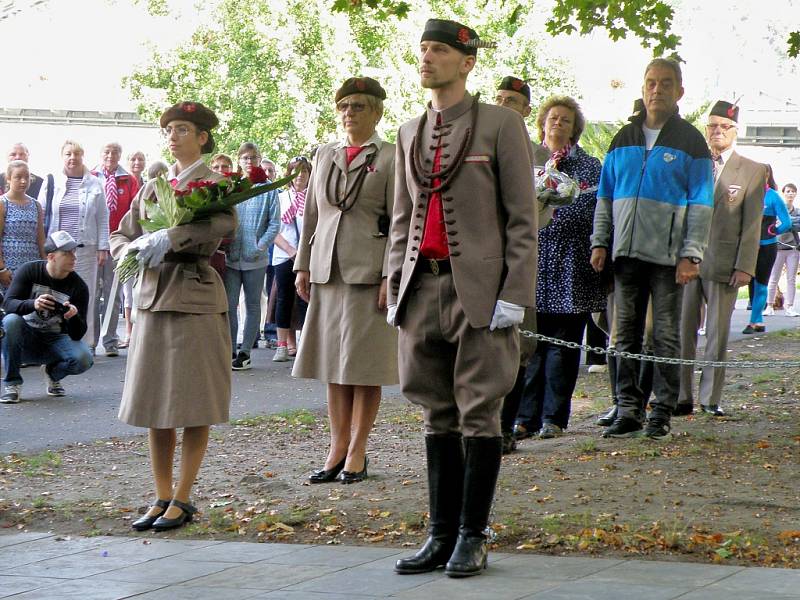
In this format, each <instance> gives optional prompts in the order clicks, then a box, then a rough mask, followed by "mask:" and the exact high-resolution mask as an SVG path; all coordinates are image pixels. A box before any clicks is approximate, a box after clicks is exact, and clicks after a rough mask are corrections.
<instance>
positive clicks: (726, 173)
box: [700, 151, 766, 283]
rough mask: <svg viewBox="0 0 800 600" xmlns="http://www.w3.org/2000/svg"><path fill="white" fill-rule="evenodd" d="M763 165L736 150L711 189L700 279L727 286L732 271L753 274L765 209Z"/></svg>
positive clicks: (764, 174)
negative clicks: (711, 195)
mask: <svg viewBox="0 0 800 600" xmlns="http://www.w3.org/2000/svg"><path fill="white" fill-rule="evenodd" d="M765 181H766V170H765V169H764V165H762V164H759V163H757V162H755V161H752V160H750V159H748V158H744V157H742V156H740V155H739V154H737V153H736V152H735V151H734V152H733V153H732V154H731V156H730V158H728V161H727V162H726V163H725V165H724V168H723V169H722V173H720V175H719V179H717V182H716V184H715V186H714V212H713V214H712V217H711V233H710V235H709V238H708V247H707V248H706V252H705V255H704V257H703V262H702V263H701V265H700V277H702V278H703V279H708V280H711V281H718V282H720V283H728V281H730V278H731V275H732V274H733V271H734V270H737V271H742V272H743V273H747V274H748V275H755V272H756V258H757V257H758V243H759V239H760V238H761V214H762V212H763V210H764V183H765Z"/></svg>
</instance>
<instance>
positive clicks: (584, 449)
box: [576, 438, 597, 454]
mask: <svg viewBox="0 0 800 600" xmlns="http://www.w3.org/2000/svg"><path fill="white" fill-rule="evenodd" d="M576 447H577V449H578V452H580V453H581V454H593V453H594V452H597V440H596V439H594V438H588V439H585V440H581V441H580V442H578V444H577V446H576Z"/></svg>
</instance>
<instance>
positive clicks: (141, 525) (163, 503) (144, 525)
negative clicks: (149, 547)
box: [131, 499, 169, 531]
mask: <svg viewBox="0 0 800 600" xmlns="http://www.w3.org/2000/svg"><path fill="white" fill-rule="evenodd" d="M153 506H158V507H159V508H160V509H161V512H160V513H158V514H157V515H144V516H143V517H142V518H141V519H136V520H135V521H134V522H133V523H131V529H135V530H136V531H147V530H148V529H150V528H151V527H152V526H153V523H155V522H156V520H157V519H158V518H159V517H160V516H161V515H163V514H164V513H165V512H167V507H169V500H161V499H158V500H156V501H155V503H154V504H153Z"/></svg>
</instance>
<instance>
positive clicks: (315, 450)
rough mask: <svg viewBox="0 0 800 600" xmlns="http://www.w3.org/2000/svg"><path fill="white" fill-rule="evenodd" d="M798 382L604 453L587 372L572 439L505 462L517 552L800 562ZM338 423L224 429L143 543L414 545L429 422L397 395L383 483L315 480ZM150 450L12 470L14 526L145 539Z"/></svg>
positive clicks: (87, 448)
mask: <svg viewBox="0 0 800 600" xmlns="http://www.w3.org/2000/svg"><path fill="white" fill-rule="evenodd" d="M798 342H800V333H796V332H779V333H778V334H774V335H769V336H762V337H757V338H754V339H752V340H747V341H745V342H739V343H736V344H733V345H732V350H733V352H732V353H731V354H732V358H739V359H756V360H766V359H769V358H784V359H797V358H798V355H799V354H800V353H798V352H797V350H798V348H800V344H798ZM798 375H800V370H791V371H786V370H784V371H779V370H740V371H731V372H729V374H728V384H727V389H726V393H725V398H726V403H725V405H726V408H727V409H729V415H730V416H728V417H726V418H722V419H713V418H710V417H707V416H705V415H695V416H693V417H688V418H686V417H684V418H675V419H674V421H673V432H674V434H675V435H674V438H673V439H672V440H670V441H667V442H653V441H650V440H641V439H633V440H605V439H602V438H601V437H600V432H601V430H600V429H599V428H598V427H596V426H595V425H594V419H595V417H596V415H597V414H598V413H600V412H601V411H602V410H603V409H604V408H606V406H607V405H608V397H609V395H608V388H607V383H606V376H604V375H588V374H582V375H581V377H580V379H579V381H578V386H577V390H576V393H575V396H576V397H575V399H574V405H573V417H572V422H571V426H570V429H569V432H568V434H566V435H564V436H563V437H560V438H557V439H553V440H533V439H531V440H526V441H523V442H521V444H520V447H519V450H518V451H517V452H515V453H513V454H511V455H509V456H507V457H505V458H504V460H503V467H502V471H501V474H500V481H499V485H498V491H497V500H496V505H495V509H494V513H493V526H492V528H493V530H494V533H495V536H496V537H495V538H494V545H495V547H496V548H497V549H500V550H503V551H519V552H540V553H541V552H548V553H555V554H586V555H595V556H630V555H632V554H635V555H639V556H650V557H655V558H659V559H669V557H673V558H674V559H676V560H697V561H706V562H717V563H725V564H749V565H772V566H787V567H794V568H798V567H800V484H799V482H798V481H799V480H798V476H799V475H800V464H798V457H799V456H800V379H799V378H798ZM327 435H328V434H327V429H326V419H325V415H324V414H315V413H311V412H307V411H300V412H293V413H287V414H280V415H273V416H269V417H254V418H252V419H245V420H240V421H238V422H236V423H232V424H231V425H228V426H224V427H217V428H215V429H214V430H213V431H212V439H211V443H210V446H209V452H208V458H207V460H206V463H205V465H204V467H203V469H202V471H201V474H200V478H199V480H198V483H197V487H196V490H195V494H194V497H193V501H194V503H195V504H197V505H198V506H199V508H200V510H201V513H200V514H199V518H198V519H197V520H196V522H195V523H193V524H191V525H189V526H187V527H184V528H182V529H180V530H177V531H173V532H167V533H163V534H154V533H152V532H148V533H145V534H139V535H142V536H143V537H145V538H147V537H155V536H159V537H179V538H200V537H213V538H220V539H222V538H225V539H232V538H236V539H240V540H249V541H275V540H279V541H283V542H296V543H329V544H375V545H380V546H398V547H400V546H402V547H415V546H417V545H418V544H419V543H420V542H421V540H422V539H423V538H424V535H425V522H426V516H427V515H426V510H427V491H426V482H425V466H424V455H423V451H424V443H423V437H422V424H421V415H420V413H419V411H418V410H417V409H416V408H414V407H412V406H410V405H408V404H407V403H405V402H404V401H403V400H402V399H401V398H397V397H390V398H386V399H385V400H384V402H383V404H382V407H381V412H380V414H379V417H378V422H377V424H376V427H375V431H374V433H373V434H372V438H371V441H370V448H369V458H370V464H369V470H370V478H369V479H368V480H367V481H366V482H364V483H362V484H357V485H352V486H343V485H341V484H329V485H315V486H312V485H309V484H308V483H307V482H306V481H307V480H306V477H307V475H308V473H309V472H310V471H311V470H312V469H313V468H318V467H319V466H321V462H322V461H323V460H324V457H325V453H326V449H327ZM150 481H151V477H150V473H149V463H148V454H147V444H146V439H145V438H144V437H143V436H142V437H137V438H132V439H125V440H117V439H111V440H99V441H97V442H95V443H94V444H91V445H73V446H68V447H65V448H63V449H61V450H59V451H58V452H45V453H42V454H37V455H30V456H22V455H11V456H6V457H0V527H5V528H15V529H26V530H53V531H57V532H59V533H62V534H81V535H100V534H110V535H129V534H131V530H130V521H131V520H133V519H135V518H137V516H138V514H139V513H140V512H142V511H143V510H144V509H145V507H146V505H147V503H148V501H149V500H150V499H151V498H152V491H151V485H150Z"/></svg>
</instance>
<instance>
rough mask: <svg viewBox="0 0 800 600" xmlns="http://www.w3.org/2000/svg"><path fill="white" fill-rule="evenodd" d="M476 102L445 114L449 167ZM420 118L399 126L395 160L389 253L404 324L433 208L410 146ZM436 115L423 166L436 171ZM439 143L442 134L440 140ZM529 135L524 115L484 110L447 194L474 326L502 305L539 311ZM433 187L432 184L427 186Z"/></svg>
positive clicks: (391, 295)
mask: <svg viewBox="0 0 800 600" xmlns="http://www.w3.org/2000/svg"><path fill="white" fill-rule="evenodd" d="M473 101H475V100H474V99H473V98H472V96H470V95H469V94H466V95H465V97H464V99H463V100H462V101H461V102H459V103H458V104H456V105H455V106H452V107H450V108H448V109H446V110H444V111H442V113H441V116H442V122H443V123H444V124H446V123H452V127H451V130H452V133H451V134H450V135H449V136H447V138H446V139H447V143H448V144H450V145H449V147H448V148H447V149H446V150H445V154H444V155H443V158H444V160H442V168H445V167H446V166H447V164H448V155H449V160H452V159H453V158H454V157H455V154H456V152H458V147H459V145H460V143H461V140H462V139H464V136H465V134H466V131H467V129H468V128H470V127H471V122H472V117H471V111H470V109H471V108H472V103H473ZM419 122H420V117H418V118H416V119H413V120H411V121H409V122H408V123H405V124H404V125H403V126H401V127H400V131H399V133H398V136H397V159H396V162H395V169H396V170H395V196H394V217H393V222H392V229H391V248H390V251H389V286H388V300H389V304H394V303H396V304H397V323H398V324H400V325H402V320H403V308H404V306H403V302H404V300H405V298H406V295H407V293H408V290H409V283H410V281H411V278H412V274H413V271H414V267H415V265H416V262H417V261H418V260H422V259H423V257H421V256H420V254H419V245H420V241H421V238H422V232H423V230H424V226H425V215H426V213H427V209H428V199H429V198H428V194H426V193H425V192H424V190H423V189H420V188H419V187H418V186H417V184H416V183H415V181H414V178H413V177H412V175H411V167H410V164H411V161H412V160H413V159H412V156H411V147H412V140H413V138H414V136H415V135H416V131H417V127H418V125H419ZM435 123H436V112H435V111H434V110H432V109H431V108H430V107H429V108H428V109H427V122H426V124H425V128H424V131H423V132H422V136H423V139H422V140H421V143H420V148H422V153H423V156H422V160H423V164H424V165H425V166H426V167H427V168H428V169H430V167H431V164H432V161H433V154H434V153H433V151H432V150H430V149H431V148H432V147H435V146H436V145H437V143H438V139H434V137H433V135H434V133H435V132H434V125H435ZM437 137H438V136H437ZM532 168H533V157H532V151H531V143H530V137H529V136H528V131H527V130H526V128H525V124H524V122H523V121H522V117H521V116H520V115H519V114H517V113H515V112H514V111H512V110H510V109H507V108H503V107H500V106H490V105H487V104H480V105H479V108H478V120H477V125H476V131H473V132H472V146H471V148H470V150H469V152H468V155H467V157H466V159H465V161H464V164H463V165H462V166H461V168H460V170H459V171H458V173H457V174H456V176H455V179H454V180H453V182H452V183H451V184H450V187H449V189H446V190H444V191H443V192H442V206H443V208H444V213H445V214H444V216H445V225H446V231H447V237H448V244H449V246H450V262H451V264H452V269H453V279H454V282H455V287H456V293H457V294H458V298H459V300H460V302H461V305H462V306H463V309H464V313H465V315H466V317H467V319H468V320H469V323H470V325H472V326H473V327H486V326H488V325H489V324H490V322H491V319H492V314H493V313H494V307H495V304H496V301H497V300H498V299H499V300H505V301H506V302H511V303H513V304H517V305H520V306H525V307H533V306H534V304H535V297H536V293H535V290H536V256H537V219H536V213H537V210H536V192H535V190H534V187H533V177H532ZM426 183H428V184H429V183H430V182H426Z"/></svg>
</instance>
